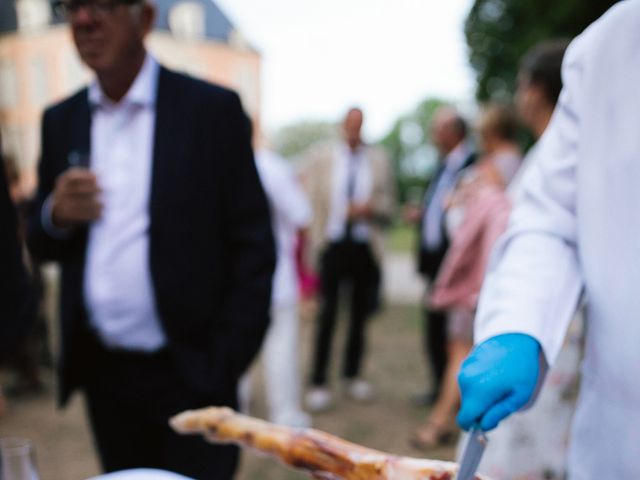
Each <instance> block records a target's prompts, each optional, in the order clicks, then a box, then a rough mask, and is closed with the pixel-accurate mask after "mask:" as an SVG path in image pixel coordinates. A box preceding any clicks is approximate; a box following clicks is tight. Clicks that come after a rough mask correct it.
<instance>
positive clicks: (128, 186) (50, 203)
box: [29, 0, 275, 480]
mask: <svg viewBox="0 0 640 480" xmlns="http://www.w3.org/2000/svg"><path fill="white" fill-rule="evenodd" d="M56 6H57V7H58V9H59V10H60V11H61V13H62V14H63V15H65V16H66V18H67V20H68V21H69V24H70V27H71V31H72V34H73V38H74V41H75V43H76V47H77V49H78V52H79V54H80V57H81V58H82V60H83V61H84V62H85V63H86V64H87V65H88V66H89V68H91V69H92V70H93V71H94V72H95V73H96V80H95V81H94V82H93V83H92V85H91V86H90V87H89V88H88V89H86V88H85V89H83V90H81V91H80V92H78V93H77V94H75V95H73V96H72V97H70V98H69V99H67V100H65V101H63V102H61V103H59V104H58V105H55V106H53V107H51V108H49V109H48V110H47V111H46V112H45V114H44V118H43V129H42V159H41V163H40V185H39V190H38V197H37V200H36V206H35V208H34V214H33V215H32V217H31V219H30V232H29V244H30V247H31V249H32V250H33V251H34V253H36V254H37V255H38V256H39V257H40V258H43V259H49V260H56V261H59V262H60V263H61V267H62V282H61V326H62V334H61V340H62V348H61V359H60V362H59V368H58V374H59V381H60V389H59V391H60V401H61V403H62V404H64V403H66V401H67V400H68V398H69V396H70V394H71V393H72V392H73V390H74V389H75V388H77V387H80V388H82V390H83V391H84V393H85V394H86V398H87V407H88V413H89V419H90V421H91V426H92V429H93V433H94V436H95V439H96V444H97V447H98V452H99V454H100V459H101V461H102V464H103V467H104V469H105V470H106V471H114V470H121V469H127V468H134V467H156V468H161V469H166V470H171V471H174V472H178V473H182V474H185V475H188V476H190V477H194V478H212V479H221V480H222V479H228V478H231V477H232V475H233V472H234V471H235V468H236V465H237V460H238V452H237V449H235V448H234V447H214V446H212V445H209V444H207V443H206V442H204V441H203V440H198V439H196V438H188V437H181V436H178V435H177V434H175V433H174V432H172V431H171V429H170V428H169V426H168V424H167V419H168V418H169V417H170V416H171V415H173V414H176V413H178V412H179V411H181V410H184V409H188V408H194V407H202V406H206V405H213V404H215V405H229V406H232V407H235V406H236V404H237V399H236V391H237V380H238V378H239V377H240V375H241V374H242V373H243V372H244V370H245V369H246V368H247V366H248V365H249V363H250V362H251V361H252V359H253V358H254V356H255V354H256V353H257V351H258V349H259V347H260V344H261V342H262V338H263V335H264V333H265V330H266V328H267V325H268V320H269V317H268V308H269V298H270V288H271V275H272V273H273V268H274V263H275V259H274V245H273V238H272V234H271V226H270V219H269V211H268V205H267V202H266V198H265V196H264V192H263V190H262V188H261V185H260V181H259V179H258V175H257V171H256V168H255V164H254V162H253V155H252V151H251V143H250V128H249V122H248V120H247V118H246V116H245V115H244V113H243V111H242V108H241V105H240V101H239V98H238V96H237V95H236V94H235V93H234V92H231V91H229V90H226V89H223V88H220V87H216V86H213V85H209V84H206V83H204V82H200V81H197V80H194V79H191V78H188V77H186V76H183V75H180V74H177V73H175V72H171V71H169V70H167V69H165V68H164V67H162V66H160V65H159V64H158V63H157V62H156V61H155V59H154V58H153V57H152V56H151V55H149V54H148V53H147V52H146V50H145V47H144V43H143V42H144V38H145V36H146V35H147V33H148V32H149V31H150V30H151V28H152V26H153V22H154V17H155V9H154V7H153V5H152V4H151V3H148V2H146V1H143V0H106V1H104V0H100V1H98V0H62V1H60V2H59V3H58V4H57V5H56Z"/></svg>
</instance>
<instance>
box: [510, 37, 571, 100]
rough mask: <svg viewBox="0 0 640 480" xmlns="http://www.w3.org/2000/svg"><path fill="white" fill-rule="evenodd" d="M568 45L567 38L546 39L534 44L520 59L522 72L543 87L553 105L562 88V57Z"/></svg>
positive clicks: (532, 81)
mask: <svg viewBox="0 0 640 480" xmlns="http://www.w3.org/2000/svg"><path fill="white" fill-rule="evenodd" d="M567 46H569V41H567V40H549V41H545V42H542V43H539V44H537V45H535V46H533V47H532V48H531V49H530V50H529V51H528V52H527V53H526V54H525V55H524V57H522V60H521V61H520V73H521V74H524V75H526V76H527V77H528V80H529V81H530V82H531V83H533V84H535V85H538V86H541V87H542V88H543V90H544V92H545V96H546V98H547V101H548V102H549V104H551V105H555V104H556V102H557V101H558V97H559V96H560V91H561V90H562V76H561V70H562V59H563V58H564V52H565V51H566V49H567Z"/></svg>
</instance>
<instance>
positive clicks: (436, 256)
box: [414, 107, 475, 406]
mask: <svg viewBox="0 0 640 480" xmlns="http://www.w3.org/2000/svg"><path fill="white" fill-rule="evenodd" d="M431 135H432V138H433V143H434V144H435V146H436V148H437V149H438V152H439V154H440V158H441V164H440V167H439V169H438V172H437V173H436V175H435V177H434V179H433V181H432V183H431V186H430V188H429V190H428V191H427V194H426V195H425V200H424V204H423V208H422V209H421V215H420V217H419V220H420V221H419V239H420V242H419V246H418V270H419V271H420V273H421V274H422V275H423V276H424V277H425V279H426V280H427V282H428V283H429V284H431V283H433V281H434V280H435V279H436V277H437V275H438V270H439V269H440V264H441V263H442V260H443V259H444V256H445V254H446V253H447V249H448V247H449V240H448V238H447V234H446V231H445V225H444V211H445V202H446V199H447V196H448V195H449V194H450V193H451V191H452V190H453V188H454V186H455V184H456V181H457V178H458V175H459V174H460V172H461V171H462V170H463V169H465V168H466V167H468V166H469V165H470V164H471V163H472V162H473V160H474V159H475V153H474V152H473V150H472V149H471V147H470V145H469V144H468V143H467V141H466V136H467V124H466V122H465V120H464V118H463V117H462V116H461V115H460V114H459V113H458V112H457V111H456V110H454V109H453V108H451V107H441V108H440V109H439V110H438V111H437V112H436V113H435V114H434V117H433V123H432V125H431ZM424 322H425V323H424V326H425V328H424V336H423V345H424V352H425V356H426V358H427V360H428V363H430V366H431V370H432V373H433V384H434V388H433V390H432V391H430V392H429V391H427V392H425V393H422V394H419V395H418V396H416V398H415V399H414V401H415V403H416V404H418V405H420V406H422V405H429V404H431V403H433V401H434V400H435V399H436V398H437V396H438V392H439V389H440V384H441V382H442V378H443V377H444V371H445V368H446V365H447V350H446V348H447V321H446V315H445V312H442V311H438V310H431V309H429V308H427V309H426V310H425V320H424Z"/></svg>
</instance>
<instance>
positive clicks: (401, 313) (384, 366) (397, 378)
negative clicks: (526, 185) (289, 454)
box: [238, 305, 453, 480]
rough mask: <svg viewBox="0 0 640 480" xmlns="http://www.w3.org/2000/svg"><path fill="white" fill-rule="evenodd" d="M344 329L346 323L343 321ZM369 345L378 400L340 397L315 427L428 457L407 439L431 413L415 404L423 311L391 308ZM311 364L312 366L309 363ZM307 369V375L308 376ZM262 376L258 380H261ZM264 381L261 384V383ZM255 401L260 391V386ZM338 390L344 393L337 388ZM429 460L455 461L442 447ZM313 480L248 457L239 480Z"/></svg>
mask: <svg viewBox="0 0 640 480" xmlns="http://www.w3.org/2000/svg"><path fill="white" fill-rule="evenodd" d="M341 323H342V326H344V323H345V322H341ZM312 327H313V325H312V322H311V321H305V322H304V323H303V325H302V332H301V333H302V337H303V342H302V343H303V350H304V351H303V359H304V360H307V359H308V358H309V356H310V355H309V353H310V352H309V344H310V342H311V339H312V333H313V328H312ZM342 339H343V335H342V332H339V333H338V335H337V337H336V342H335V346H334V350H335V352H336V354H335V355H334V357H333V358H335V359H336V360H338V361H337V362H333V365H332V366H333V367H334V368H333V370H334V371H335V372H336V376H334V378H335V383H336V387H339V385H338V384H339V382H338V379H337V371H338V368H339V366H340V360H341V354H342ZM369 339H370V342H369V348H368V357H367V364H366V376H367V377H368V379H370V380H371V381H372V383H373V384H374V385H375V387H376V390H377V393H378V396H377V399H376V401H375V402H374V403H372V404H369V405H362V404H357V403H353V402H352V401H349V400H347V399H343V398H340V400H339V402H338V404H337V405H336V408H335V409H334V410H332V411H330V412H326V413H322V414H319V415H316V416H315V417H314V427H316V428H318V429H320V430H324V431H326V432H329V433H332V434H335V435H338V436H340V437H342V438H345V439H347V440H350V441H353V442H356V443H359V444H362V445H365V446H367V447H372V448H376V449H380V450H383V451H386V452H390V453H395V454H401V455H411V456H424V454H423V453H421V452H419V451H416V450H414V449H413V448H412V447H411V446H410V445H409V443H408V441H407V438H408V436H409V434H410V433H411V431H412V430H413V429H414V428H415V427H417V426H418V425H419V424H420V422H422V421H423V420H424V418H425V416H426V410H422V409H417V408H415V407H413V406H412V405H410V403H409V398H410V397H411V395H412V394H415V393H416V392H418V391H420V390H423V389H424V388H425V386H426V373H425V366H424V361H423V358H422V352H421V349H420V345H421V324H420V312H419V310H418V308H417V307H413V306H397V305H389V306H388V307H387V308H386V310H385V311H384V312H383V313H382V314H381V315H379V316H378V317H377V318H376V319H374V320H372V324H371V325H370V337H369ZM304 363H305V364H307V363H308V362H306V361H305V362H304ZM306 371H307V370H306V368H305V369H304V372H305V373H306ZM256 377H259V375H256ZM259 381H260V380H259V378H256V382H257V383H259ZM256 387H258V388H256V397H261V395H260V394H261V389H260V386H259V385H256ZM336 390H337V391H339V388H336ZM255 403H256V405H255V408H254V412H253V413H254V414H256V415H257V416H263V415H264V413H265V411H264V405H263V403H262V401H261V400H260V398H256V402H255ZM428 456H429V457H430V458H438V459H444V460H450V459H451V458H452V456H453V448H452V447H447V448H441V449H437V450H434V451H433V452H429V453H428ZM306 478H308V477H307V476H305V475H304V474H301V473H297V472H293V471H291V470H289V469H288V468H286V467H283V466H281V465H280V464H279V463H277V462H276V461H274V460H273V459H270V458H264V457H261V456H259V455H256V454H255V453H254V452H249V451H247V452H245V453H244V456H243V468H242V470H241V473H240V475H239V476H238V480H295V479H300V480H301V479H306Z"/></svg>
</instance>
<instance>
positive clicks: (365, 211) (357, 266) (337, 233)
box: [302, 108, 395, 411]
mask: <svg viewBox="0 0 640 480" xmlns="http://www.w3.org/2000/svg"><path fill="white" fill-rule="evenodd" d="M363 119H364V116H363V112H362V110H360V109H359V108H351V109H350V110H349V111H348V112H347V114H346V116H345V119H344V122H343V124H342V134H343V141H342V142H340V143H338V144H330V145H320V146H316V147H312V148H311V150H310V151H309V152H308V154H307V155H306V156H305V162H304V168H303V172H302V176H303V181H304V184H305V187H306V189H307V192H308V195H309V198H310V200H311V204H312V208H313V210H314V216H313V222H312V224H311V227H310V229H311V231H310V252H311V256H312V260H311V261H312V262H314V264H315V265H317V266H318V270H319V273H320V281H321V293H320V310H319V314H318V320H317V330H316V338H315V345H314V356H313V365H312V373H311V384H312V388H311V389H310V390H309V392H308V393H307V396H306V403H307V407H308V408H309V410H311V411H322V410H326V409H328V408H330V407H331V406H332V404H333V395H332V393H331V390H330V389H329V387H328V382H327V369H328V365H329V359H330V358H331V343H332V337H333V331H334V327H335V321H336V314H337V309H338V298H339V291H340V288H341V287H342V286H343V285H344V284H349V285H350V287H351V290H350V292H351V309H350V310H351V311H350V324H349V331H348V335H347V341H346V348H345V358H344V363H343V369H342V376H343V377H344V380H345V382H346V391H347V393H348V394H349V395H350V396H351V397H352V398H353V399H355V400H359V401H368V400H370V399H371V398H372V396H373V391H372V388H371V386H370V385H369V384H368V383H367V382H366V381H364V380H363V379H362V378H361V377H360V374H361V365H362V358H363V355H364V350H365V343H366V342H365V330H366V323H367V318H368V317H370V316H371V314H372V313H373V311H374V310H375V308H376V307H377V303H378V295H379V287H380V265H381V262H382V253H383V241H384V238H383V229H384V227H385V226H387V225H388V224H389V223H390V221H391V218H392V214H393V212H394V205H395V181H394V177H393V173H392V170H391V165H390V162H389V159H388V157H387V155H386V153H385V152H384V151H383V150H382V149H380V148H377V147H373V146H368V145H366V144H364V143H363V141H362V137H361V129H362V123H363Z"/></svg>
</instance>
